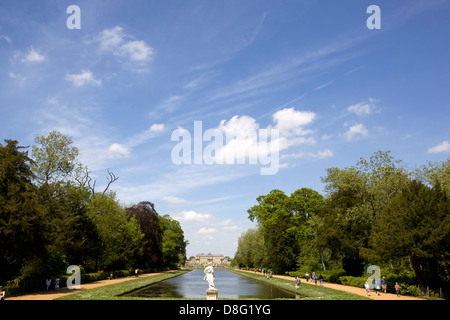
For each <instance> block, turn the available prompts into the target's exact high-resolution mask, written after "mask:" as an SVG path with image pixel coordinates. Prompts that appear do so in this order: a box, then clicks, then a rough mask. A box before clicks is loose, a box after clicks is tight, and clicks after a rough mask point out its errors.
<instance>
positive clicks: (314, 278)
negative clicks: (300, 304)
mask: <svg viewBox="0 0 450 320" xmlns="http://www.w3.org/2000/svg"><path fill="white" fill-rule="evenodd" d="M305 278H306V282H309V280H310V279H311V282H313V281H314V283H315V284H317V280H319V283H320V285H321V286H323V276H322V274H319V275H317V273H315V272H311V276H310V274H309V273H308V272H306V273H305Z"/></svg>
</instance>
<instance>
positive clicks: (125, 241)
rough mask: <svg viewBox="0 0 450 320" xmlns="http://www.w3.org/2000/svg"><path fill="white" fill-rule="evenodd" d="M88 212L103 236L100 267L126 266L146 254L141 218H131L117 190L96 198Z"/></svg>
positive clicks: (91, 201) (90, 203)
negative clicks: (143, 253) (139, 219)
mask: <svg viewBox="0 0 450 320" xmlns="http://www.w3.org/2000/svg"><path fill="white" fill-rule="evenodd" d="M87 212H88V215H89V217H90V218H91V219H92V220H93V222H94V223H95V226H96V228H97V230H98V232H99V235H100V239H101V242H100V243H99V245H100V256H99V257H98V267H102V268H112V269H119V268H125V267H127V264H128V263H129V261H131V260H132V259H133V258H135V257H136V256H140V255H141V254H142V250H143V245H142V240H143V239H144V234H143V233H142V232H141V230H140V227H139V224H138V221H136V219H135V218H134V217H131V218H130V217H128V215H127V213H126V210H125V208H124V207H123V206H122V205H121V204H120V203H119V202H118V201H117V199H116V195H115V193H114V192H109V193H107V194H105V195H103V196H99V197H94V198H92V199H91V200H90V202H89V204H88V206H87Z"/></svg>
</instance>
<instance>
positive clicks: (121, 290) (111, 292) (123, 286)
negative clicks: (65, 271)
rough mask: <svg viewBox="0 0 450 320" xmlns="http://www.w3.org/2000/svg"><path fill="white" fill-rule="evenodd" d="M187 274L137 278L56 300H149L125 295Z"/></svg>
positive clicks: (164, 274)
mask: <svg viewBox="0 0 450 320" xmlns="http://www.w3.org/2000/svg"><path fill="white" fill-rule="evenodd" d="M186 272H189V270H177V271H172V272H164V273H161V274H157V275H152V276H149V277H142V278H137V279H133V280H128V281H124V282H120V283H116V284H110V285H106V286H102V287H98V288H93V289H89V290H85V291H80V292H77V293H73V294H69V295H67V296H64V297H61V298H58V299H55V300H147V299H146V298H140V297H131V296H124V295H125V294H127V293H130V292H132V291H135V290H137V289H140V288H142V287H145V286H148V285H150V284H152V283H156V282H159V281H163V280H166V279H169V278H173V277H176V276H179V275H182V274H184V273H186Z"/></svg>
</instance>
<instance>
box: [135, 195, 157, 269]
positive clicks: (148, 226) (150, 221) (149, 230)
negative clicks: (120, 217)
mask: <svg viewBox="0 0 450 320" xmlns="http://www.w3.org/2000/svg"><path fill="white" fill-rule="evenodd" d="M126 211H127V214H128V216H129V217H130V219H131V218H133V219H136V221H137V223H138V224H139V227H140V230H141V232H142V233H143V234H144V237H143V242H144V253H143V260H142V261H141V263H142V264H144V265H145V266H148V267H159V266H161V265H162V264H163V252H162V237H163V231H162V228H161V222H160V219H159V215H158V213H157V212H156V210H155V206H154V204H153V203H151V202H149V201H141V202H139V203H138V204H135V205H132V206H131V207H128V208H127V209H126Z"/></svg>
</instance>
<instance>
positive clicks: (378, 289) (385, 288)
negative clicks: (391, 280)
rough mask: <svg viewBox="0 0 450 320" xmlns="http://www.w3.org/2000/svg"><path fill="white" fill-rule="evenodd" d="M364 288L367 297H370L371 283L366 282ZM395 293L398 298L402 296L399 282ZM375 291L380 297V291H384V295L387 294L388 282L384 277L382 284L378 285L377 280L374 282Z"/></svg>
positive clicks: (396, 284)
mask: <svg viewBox="0 0 450 320" xmlns="http://www.w3.org/2000/svg"><path fill="white" fill-rule="evenodd" d="M364 287H365V288H366V296H370V285H369V283H368V282H367V281H366V283H365V284H364ZM394 288H395V293H396V294H397V297H398V296H399V295H400V285H399V284H398V282H396V283H395V286H394ZM373 289H374V290H375V294H376V295H377V296H378V295H380V293H379V292H380V290H382V291H383V292H384V293H386V290H387V282H386V278H385V277H383V278H381V280H380V283H378V281H377V279H375V280H374V281H373Z"/></svg>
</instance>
